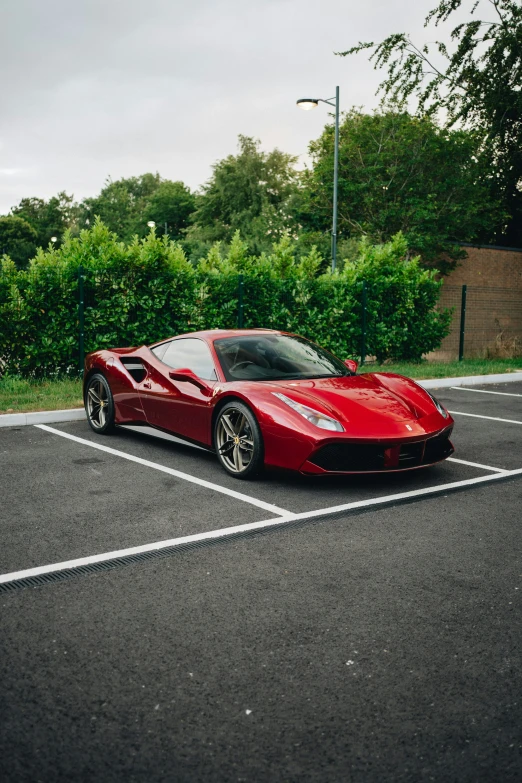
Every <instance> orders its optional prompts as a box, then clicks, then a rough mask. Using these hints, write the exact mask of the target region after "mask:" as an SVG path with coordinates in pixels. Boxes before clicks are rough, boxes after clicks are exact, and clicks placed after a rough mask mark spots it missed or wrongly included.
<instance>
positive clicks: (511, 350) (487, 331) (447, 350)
mask: <svg viewBox="0 0 522 783" xmlns="http://www.w3.org/2000/svg"><path fill="white" fill-rule="evenodd" d="M438 306H439V307H440V308H450V309H451V310H452V321H451V330H450V333H449V335H448V336H447V337H446V338H445V339H444V340H443V341H442V345H441V346H440V349H438V350H437V351H436V352H434V353H433V354H432V355H431V356H432V357H433V358H440V359H443V360H452V359H459V360H462V359H464V358H467V359H472V358H512V357H517V356H522V289H517V288H493V287H487V288H486V287H480V286H467V285H462V286H450V285H448V286H447V285H444V286H443V288H442V294H441V297H440V300H439V305H438ZM431 356H430V358H431Z"/></svg>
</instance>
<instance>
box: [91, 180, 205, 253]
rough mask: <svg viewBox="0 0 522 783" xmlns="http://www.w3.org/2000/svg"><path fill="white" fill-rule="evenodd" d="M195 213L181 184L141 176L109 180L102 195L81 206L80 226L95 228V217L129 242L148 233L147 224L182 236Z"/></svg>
mask: <svg viewBox="0 0 522 783" xmlns="http://www.w3.org/2000/svg"><path fill="white" fill-rule="evenodd" d="M193 210H194V196H193V195H192V193H191V192H190V190H189V189H188V188H187V187H186V186H185V185H184V184H183V183H182V182H171V181H170V180H167V179H162V178H161V177H160V175H159V174H150V173H149V174H142V175H141V176H140V177H128V178H126V179H125V178H123V179H119V180H117V181H116V182H113V181H112V180H111V179H110V178H109V179H108V180H107V181H106V183H105V186H104V187H103V188H102V190H101V193H100V194H99V195H98V196H95V197H94V198H86V199H85V200H84V201H83V203H82V205H81V224H82V225H83V226H88V225H92V224H93V223H94V220H95V218H96V217H99V218H101V220H102V221H103V222H104V224H105V225H106V226H108V227H109V228H110V230H111V231H114V232H115V233H116V234H117V235H118V237H119V238H120V239H121V240H124V241H129V240H130V239H131V238H132V237H133V236H134V235H135V234H137V235H138V236H139V237H143V236H145V235H146V234H147V233H148V232H149V228H148V227H147V222H148V221H150V220H153V221H154V222H155V223H157V224H158V233H161V231H162V230H163V228H164V225H165V223H166V224H167V233H169V234H170V235H171V236H172V237H175V238H177V237H179V235H180V233H181V232H182V231H183V230H184V228H185V227H186V226H187V224H188V219H189V217H190V215H191V213H192V212H193Z"/></svg>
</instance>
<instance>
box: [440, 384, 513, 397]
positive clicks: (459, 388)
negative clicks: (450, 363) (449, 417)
mask: <svg viewBox="0 0 522 783" xmlns="http://www.w3.org/2000/svg"><path fill="white" fill-rule="evenodd" d="M450 389H455V391H470V392H475V394H500V396H501V397H522V394H512V393H511V392H496V391H486V389H468V388H467V386H450Z"/></svg>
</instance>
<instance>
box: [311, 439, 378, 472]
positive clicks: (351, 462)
mask: <svg viewBox="0 0 522 783" xmlns="http://www.w3.org/2000/svg"><path fill="white" fill-rule="evenodd" d="M310 462H313V464H314V465H317V466H318V467H320V468H323V470H332V471H344V470H346V471H358V470H361V471H363V470H384V446H380V445H373V444H368V445H367V444H364V445H359V444H357V443H330V444H329V445H328V446H323V447H322V448H321V449H319V451H317V452H316V453H315V454H314V455H313V456H312V457H311V458H310Z"/></svg>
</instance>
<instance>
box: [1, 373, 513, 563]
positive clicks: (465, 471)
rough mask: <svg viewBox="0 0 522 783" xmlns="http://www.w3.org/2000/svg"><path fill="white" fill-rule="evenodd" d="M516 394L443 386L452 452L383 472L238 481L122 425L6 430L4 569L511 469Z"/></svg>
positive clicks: (210, 462) (212, 463)
mask: <svg viewBox="0 0 522 783" xmlns="http://www.w3.org/2000/svg"><path fill="white" fill-rule="evenodd" d="M518 394H521V395H522V384H521V383H513V384H503V385H498V386H494V387H484V388H483V389H481V390H477V389H471V390H465V389H460V388H456V389H444V390H440V391H439V392H438V396H439V397H440V399H441V400H442V401H443V402H444V404H445V405H446V406H447V407H448V408H449V409H450V410H451V411H452V412H453V413H454V417H455V420H456V426H455V431H454V443H455V446H456V453H455V455H454V458H453V459H450V460H447V461H446V462H444V463H442V464H439V465H437V466H434V467H432V468H429V469H423V470H415V471H410V472H407V473H395V474H384V475H375V474H374V475H366V476H344V477H319V478H310V477H304V476H300V475H296V474H293V473H285V472H282V471H267V472H266V474H265V475H264V476H263V477H262V478H261V479H259V480H257V481H254V482H238V481H237V480H235V479H234V478H232V477H230V476H228V475H227V474H226V473H225V472H224V471H223V470H222V469H221V467H220V466H219V464H218V462H217V460H216V458H215V457H214V456H213V455H212V454H209V453H207V452H205V451H203V450H201V449H195V448H192V447H191V446H188V445H184V444H181V443H173V442H171V441H169V440H162V439H158V438H156V437H152V436H150V435H146V434H143V433H141V432H135V431H133V430H128V429H125V428H118V430H117V431H116V433H115V434H114V435H113V436H111V437H103V436H99V435H96V434H95V433H93V432H92V430H91V429H90V428H89V427H88V425H87V423H86V422H84V421H81V422H68V423H63V424H58V425H53V426H43V427H41V426H40V427H26V428H18V429H16V428H13V429H7V430H3V432H2V435H1V436H0V437H1V443H2V448H1V449H0V459H1V460H2V463H3V464H2V471H3V476H4V477H5V492H4V498H5V505H4V508H5V509H8V510H9V513H8V516H7V519H6V521H5V528H4V530H5V534H4V546H3V547H2V550H1V552H0V574H1V573H4V574H5V573H12V572H18V571H20V570H26V569H31V568H38V567H39V566H44V565H45V566H46V565H47V564H53V563H61V562H64V561H70V560H76V559H78V558H80V559H81V558H86V557H87V558H88V557H90V556H98V555H100V554H103V553H113V552H122V551H123V552H126V551H127V550H128V549H129V548H133V547H140V546H146V545H148V544H151V543H155V542H162V541H178V540H179V539H180V538H184V537H187V536H188V537H191V536H192V537H193V536H198V535H204V534H205V533H208V532H210V531H216V530H219V531H221V530H223V529H230V528H236V527H238V526H242V525H249V524H253V523H256V522H258V521H261V520H271V519H274V518H280V517H282V518H286V517H288V518H290V517H291V516H292V515H307V514H311V513H317V512H318V511H325V512H326V513H328V512H329V510H331V509H337V508H339V507H341V508H342V507H344V506H349V505H357V504H372V503H374V502H375V501H378V500H379V499H380V498H383V497H385V498H388V497H391V498H394V497H395V496H398V500H399V499H401V496H404V495H408V494H409V495H411V496H412V497H413V498H415V497H416V495H417V493H425V492H427V491H430V490H436V489H437V488H441V491H445V488H446V487H448V486H450V488H451V485H454V484H459V483H463V484H465V483H466V482H469V481H470V480H478V479H482V478H484V479H486V477H489V478H492V477H493V476H495V474H499V475H500V472H501V471H510V470H517V469H519V468H521V467H522V396H520V397H519V396H517V395H518ZM486 417H487V418H486ZM516 417H518V418H516ZM519 420H520V422H521V423H520V424H518V423H514V422H518V421H519ZM497 477H498V476H497ZM488 480H489V479H488ZM20 519H24V520H26V523H25V525H23V526H20V524H19V520H20Z"/></svg>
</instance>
